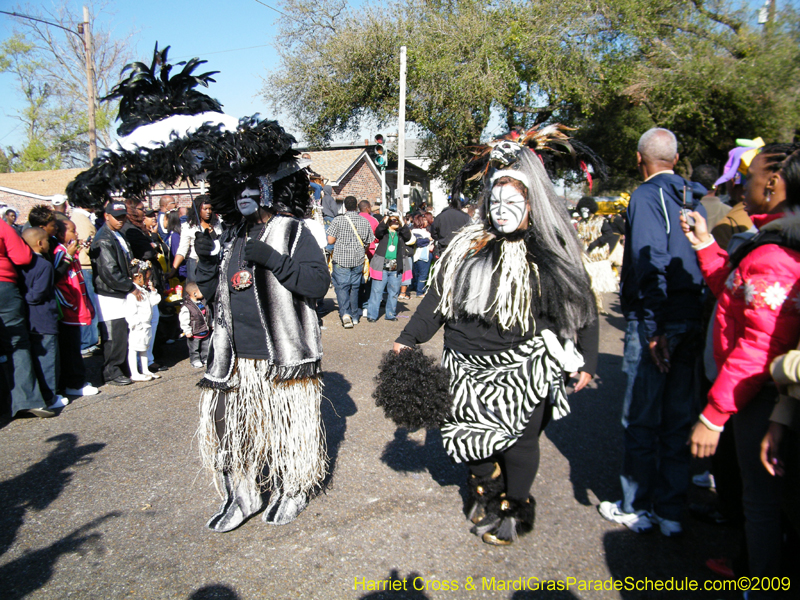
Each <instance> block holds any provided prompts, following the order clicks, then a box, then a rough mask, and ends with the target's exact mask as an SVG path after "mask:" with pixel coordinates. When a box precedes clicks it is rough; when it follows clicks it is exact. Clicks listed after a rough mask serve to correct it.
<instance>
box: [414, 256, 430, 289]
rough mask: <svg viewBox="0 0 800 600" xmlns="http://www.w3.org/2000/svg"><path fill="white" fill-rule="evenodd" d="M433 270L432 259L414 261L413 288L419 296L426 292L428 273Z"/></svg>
mask: <svg viewBox="0 0 800 600" xmlns="http://www.w3.org/2000/svg"><path fill="white" fill-rule="evenodd" d="M430 270H431V261H429V260H418V261H416V262H415V263H414V269H413V272H414V284H413V286H412V287H413V289H414V291H415V292H417V296H421V295H422V294H424V293H425V284H426V283H427V282H428V273H429V272H430Z"/></svg>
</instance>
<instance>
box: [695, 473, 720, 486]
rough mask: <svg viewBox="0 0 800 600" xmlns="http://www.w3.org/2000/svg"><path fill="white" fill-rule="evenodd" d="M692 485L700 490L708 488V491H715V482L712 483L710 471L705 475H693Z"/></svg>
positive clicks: (712, 477)
mask: <svg viewBox="0 0 800 600" xmlns="http://www.w3.org/2000/svg"><path fill="white" fill-rule="evenodd" d="M692 483H693V484H695V485H696V486H697V487H701V488H708V489H711V490H713V489H716V487H717V486H716V482H715V481H714V474H713V473H711V471H706V472H705V473H700V474H699V475H695V476H694V477H692Z"/></svg>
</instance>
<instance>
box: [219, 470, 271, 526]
mask: <svg viewBox="0 0 800 600" xmlns="http://www.w3.org/2000/svg"><path fill="white" fill-rule="evenodd" d="M222 482H223V485H224V488H225V492H224V493H225V500H224V501H223V502H222V504H221V505H220V507H219V510H218V511H217V512H216V513H215V514H214V516H213V517H211V519H209V521H208V523H206V527H208V528H209V529H210V530H211V531H216V532H217V533H225V532H226V531H231V530H232V529H236V528H237V527H238V526H239V525H241V524H242V523H244V522H245V521H246V520H247V519H248V518H250V517H251V516H253V515H254V514H255V513H257V512H258V511H259V510H261V507H262V506H264V500H263V499H262V498H261V492H260V490H259V489H258V486H257V485H256V484H255V482H252V481H242V482H240V483H239V484H238V485H237V486H236V487H235V488H234V486H233V481H232V480H231V476H230V474H228V473H223V474H222Z"/></svg>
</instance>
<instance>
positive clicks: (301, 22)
mask: <svg viewBox="0 0 800 600" xmlns="http://www.w3.org/2000/svg"><path fill="white" fill-rule="evenodd" d="M255 1H256V2H258V3H259V4H260V5H261V6H265V7H266V8H268V9H270V10H273V11H275V12H276V13H278V14H279V15H282V16H284V17H286V18H287V19H291V20H292V21H294V22H295V23H300V24H301V25H302V24H303V21H301V20H300V19H297V18H295V17H293V16H291V15H287V14H286V13H285V12H283V11H280V10H278V9H277V8H275V7H274V6H270V5H269V4H267V3H266V2H262V1H261V0H255ZM0 12H2V11H0ZM270 46H272V44H261V45H260V46H247V47H246V48H232V49H230V50H218V51H217V52H203V56H211V55H212V54H223V53H225V52H239V51H240V50H253V49H255V48H268V47H270ZM190 56H197V55H196V54H186V55H184V56H177V57H174V58H176V59H177V60H181V59H183V58H189V57H190Z"/></svg>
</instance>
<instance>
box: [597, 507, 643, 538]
mask: <svg viewBox="0 0 800 600" xmlns="http://www.w3.org/2000/svg"><path fill="white" fill-rule="evenodd" d="M597 510H598V511H599V512H600V514H601V515H603V518H604V519H606V520H608V521H611V522H612V523H619V524H620V525H625V527H627V528H628V529H630V530H631V531H635V532H636V533H647V532H649V531H652V530H653V521H652V519H651V518H650V513H649V512H647V511H646V510H639V511H636V512H635V513H626V512H623V511H622V501H621V500H620V501H619V502H608V501H605V502H601V503H600V506H598V507H597Z"/></svg>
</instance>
